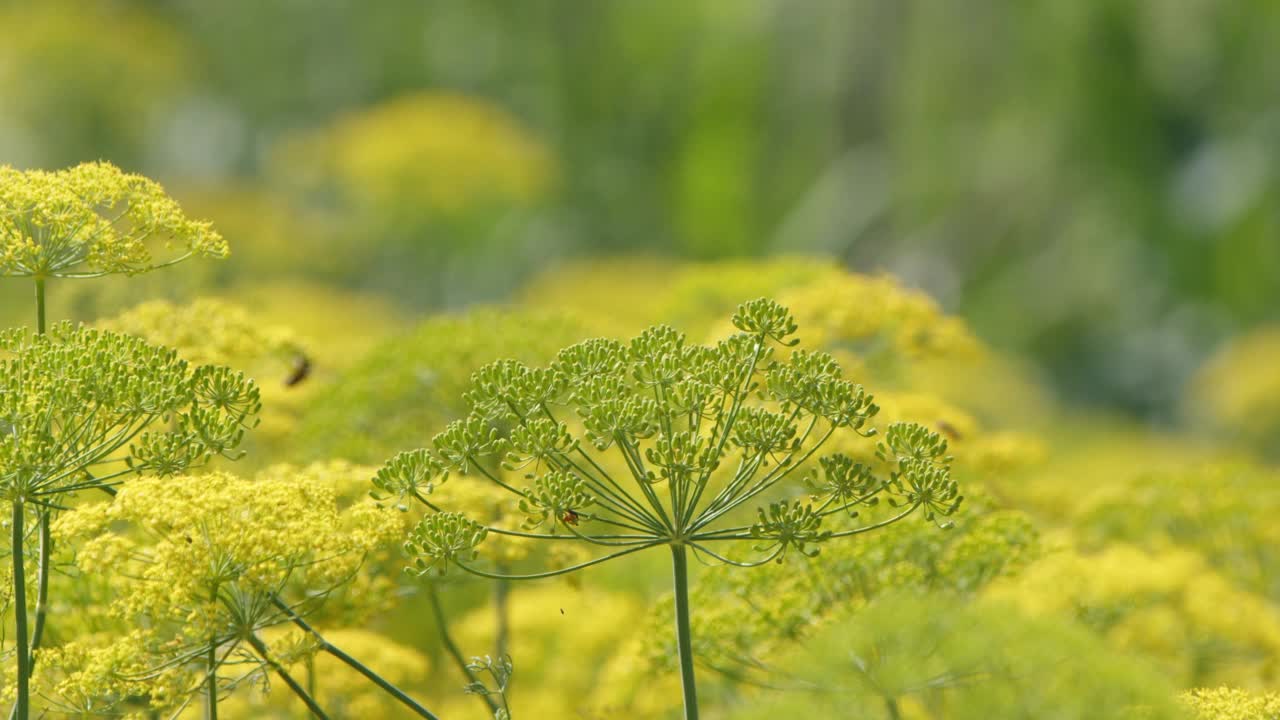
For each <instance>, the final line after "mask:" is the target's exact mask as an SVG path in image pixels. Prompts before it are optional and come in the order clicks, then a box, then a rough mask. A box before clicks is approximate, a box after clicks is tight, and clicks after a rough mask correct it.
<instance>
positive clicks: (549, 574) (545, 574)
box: [454, 539, 666, 580]
mask: <svg viewBox="0 0 1280 720" xmlns="http://www.w3.org/2000/svg"><path fill="white" fill-rule="evenodd" d="M665 542H666V540H665V539H660V540H654V541H653V542H649V543H645V544H643V545H636V546H634V547H629V548H627V549H626V550H619V551H618V552H616V553H610V554H609V555H605V556H603V557H598V558H595V559H594V560H588V561H587V562H583V563H578V564H577V565H572V566H570V567H567V568H560V569H559V570H548V571H547V572H540V573H530V574H529V575H502V574H499V573H491V572H487V571H484V570H480V569H477V568H473V567H471V566H470V565H467V564H466V563H463V562H461V561H458V560H454V564H455V565H457V566H458V567H460V568H462V569H463V570H466V571H467V572H469V573H471V574H472V575H478V576H480V577H483V578H489V579H490V580H541V579H543V578H549V577H555V576H557V575H565V574H567V573H571V572H575V571H577V570H581V569H583V568H589V567H591V566H592V565H599V564H600V563H602V562H608V561H609V560H613V559H614V558H620V557H622V556H623V555H630V554H631V553H633V552H638V551H640V550H644V549H646V548H651V547H653V546H654V545H661V544H663V543H665Z"/></svg>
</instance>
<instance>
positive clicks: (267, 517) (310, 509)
mask: <svg viewBox="0 0 1280 720" xmlns="http://www.w3.org/2000/svg"><path fill="white" fill-rule="evenodd" d="M355 507H359V508H360V509H364V508H368V507H371V506H369V504H368V503H365V504H362V505H361V506H353V508H355ZM391 527H392V528H394V529H398V528H395V526H394V525H392V526H391ZM54 532H55V535H56V536H57V537H59V538H60V539H63V540H67V541H72V542H74V543H75V544H76V545H77V546H78V550H77V553H76V563H77V565H78V566H79V567H80V568H81V570H83V571H84V572H85V573H87V574H93V575H101V576H104V577H106V578H107V579H108V582H109V583H110V585H111V586H112V591H111V596H112V599H111V600H110V601H109V606H110V609H111V612H112V613H113V614H114V615H115V616H116V617H118V618H120V619H121V620H124V621H126V622H129V623H130V624H132V625H135V626H138V627H144V628H146V629H147V634H146V636H145V638H143V640H142V642H141V643H137V642H135V641H136V638H133V639H131V638H129V637H126V638H122V639H121V640H120V642H126V641H128V642H135V645H138V644H140V647H139V648H136V649H135V651H134V652H133V653H131V654H128V662H129V664H128V665H127V666H121V667H120V668H118V672H117V675H118V677H119V678H121V679H122V680H128V681H131V682H135V683H136V682H138V681H139V680H140V679H146V678H148V677H153V676H155V677H160V676H163V675H164V673H163V672H160V671H162V670H175V671H185V673H186V677H187V681H186V685H185V686H184V687H183V689H182V692H181V693H176V694H175V693H173V692H168V693H167V694H166V697H167V698H168V699H169V700H171V701H172V702H182V701H183V700H185V698H186V697H189V696H190V695H191V694H192V693H194V692H196V691H199V690H201V689H202V687H203V685H204V684H205V678H204V675H205V674H206V673H212V674H214V676H215V677H217V678H218V680H217V682H218V688H219V692H220V693H223V694H225V693H230V692H233V691H234V690H235V689H236V688H237V687H239V686H240V685H241V684H243V683H245V682H246V681H247V680H249V679H251V678H253V677H255V676H260V675H261V674H262V673H265V672H269V671H271V670H276V671H277V672H279V670H277V668H276V666H277V664H278V663H279V660H278V658H277V657H276V656H275V655H273V654H271V653H268V652H267V651H266V650H265V649H264V648H265V644H264V643H263V641H262V638H261V637H260V633H261V632H262V631H263V630H265V629H267V628H271V627H273V626H277V625H281V624H283V623H287V622H291V621H292V620H293V618H294V617H295V616H302V615H307V614H311V613H312V612H313V611H314V610H315V609H316V608H317V607H319V606H320V605H321V604H323V602H324V599H325V597H326V596H327V595H329V594H330V593H333V592H334V591H335V590H337V589H339V588H341V587H343V586H344V585H346V584H347V583H349V582H350V581H351V580H352V579H353V578H354V577H355V576H356V574H357V572H358V571H359V569H360V567H361V565H362V563H363V561H364V558H365V556H366V555H367V554H368V553H369V552H371V551H372V550H373V549H375V548H376V547H377V546H378V545H380V544H383V543H385V542H387V540H388V532H387V524H386V523H385V522H384V519H383V517H382V516H381V514H379V513H376V512H353V511H352V510H348V511H339V509H338V507H337V503H336V500H335V496H334V492H333V490H332V489H331V488H329V487H325V486H324V485H321V484H315V483H311V482H309V481H308V479H307V478H305V477H292V478H290V477H279V476H277V477H275V478H273V479H263V480H245V479H241V478H237V477H235V476H232V475H229V474H226V473H210V474H206V475H199V476H180V477H175V478H144V479H140V480H136V481H134V482H132V483H130V484H129V485H127V486H125V487H124V488H123V489H121V490H120V492H119V493H118V494H117V495H116V496H115V497H114V498H113V499H112V500H111V501H109V502H100V503H93V504H89V505H84V506H81V507H79V508H77V509H75V510H73V511H71V512H68V513H66V514H64V515H63V516H62V517H61V518H59V519H58V520H57V521H56V522H55V525H54ZM103 652H107V651H103ZM95 657H96V656H95ZM210 658H212V660H210ZM95 662H97V661H96V660H95ZM76 672H80V671H76ZM73 675H74V673H73ZM101 675H102V673H95V674H94V677H100V676H101ZM102 695H103V693H99V697H101V696H102ZM121 697H124V694H121Z"/></svg>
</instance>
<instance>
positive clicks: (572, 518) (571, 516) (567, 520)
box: [560, 510, 582, 525]
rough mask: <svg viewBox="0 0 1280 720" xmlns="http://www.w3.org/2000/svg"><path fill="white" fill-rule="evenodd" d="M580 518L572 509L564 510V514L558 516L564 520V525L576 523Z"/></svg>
mask: <svg viewBox="0 0 1280 720" xmlns="http://www.w3.org/2000/svg"><path fill="white" fill-rule="evenodd" d="M581 519H582V516H581V515H579V514H578V513H576V512H574V511H573V510H565V511H564V514H563V515H561V516H560V520H561V521H562V522H564V524H565V525H577V524H578V521H579V520H581Z"/></svg>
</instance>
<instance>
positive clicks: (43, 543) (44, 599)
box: [27, 509, 53, 670]
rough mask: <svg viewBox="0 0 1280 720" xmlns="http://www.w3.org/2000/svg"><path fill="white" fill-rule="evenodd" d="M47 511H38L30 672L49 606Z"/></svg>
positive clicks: (50, 543)
mask: <svg viewBox="0 0 1280 720" xmlns="http://www.w3.org/2000/svg"><path fill="white" fill-rule="evenodd" d="M50 515H51V512H50V511H49V510H48V509H44V510H41V511H40V575H39V578H38V579H37V580H36V619H35V623H34V624H33V625H32V628H31V652H30V655H29V659H28V660H27V666H28V668H30V669H31V670H35V667H36V648H38V647H40V640H41V638H43V637H44V625H45V618H46V617H47V616H48V604H49V562H50V561H49V558H50V557H51V556H52V555H53V533H52V532H51V530H50V527H49V526H50Z"/></svg>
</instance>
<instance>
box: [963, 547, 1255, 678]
mask: <svg viewBox="0 0 1280 720" xmlns="http://www.w3.org/2000/svg"><path fill="white" fill-rule="evenodd" d="M986 594H987V595H988V596H989V597H992V598H997V599H1001V600H1007V601H1011V602H1013V603H1014V604H1015V605H1017V606H1018V607H1020V608H1022V609H1023V610H1025V611H1028V612H1031V613H1035V614H1050V615H1060V616H1068V617H1074V618H1076V619H1078V620H1081V621H1082V622H1084V623H1085V624H1086V625H1089V626H1091V627H1092V628H1094V629H1095V630H1097V631H1098V632H1100V633H1101V634H1102V635H1103V636H1104V637H1105V638H1107V639H1108V640H1109V641H1110V642H1111V643H1113V644H1115V645H1116V646H1118V647H1119V648H1122V649H1124V650H1128V651H1137V652H1141V653H1143V654H1145V655H1147V656H1148V657H1150V658H1152V659H1153V660H1155V661H1156V662H1158V663H1160V665H1161V666H1162V667H1163V668H1164V669H1165V671H1166V672H1167V673H1169V675H1170V676H1171V677H1175V678H1180V679H1181V680H1182V681H1183V682H1184V683H1186V684H1196V685H1199V684H1211V683H1215V682H1221V681H1224V680H1227V679H1234V680H1237V681H1238V680H1241V679H1248V680H1250V681H1251V682H1254V683H1268V682H1270V683H1274V682H1275V681H1276V680H1277V679H1280V678H1277V676H1276V672H1277V670H1280V665H1278V664H1277V661H1280V611H1278V610H1277V608H1276V607H1275V606H1273V605H1272V604H1270V603H1269V602H1267V601H1266V599H1265V598H1263V597H1260V596H1258V595H1255V594H1253V593H1249V592H1246V591H1243V590H1240V589H1239V588H1237V587H1235V586H1234V585H1232V583H1231V582H1230V581H1229V580H1227V579H1226V578H1224V577H1223V576H1222V575H1220V574H1219V573H1217V572H1216V571H1215V570H1214V569H1213V568H1211V567H1210V566H1209V565H1208V564H1207V563H1206V562H1205V561H1204V559H1203V558H1202V557H1201V556H1199V555H1198V554H1196V553H1194V552H1191V551H1188V550H1183V549H1169V550H1165V551H1161V552H1148V551H1144V550H1141V549H1139V548H1136V547H1133V546H1131V545H1125V544H1123V543H1112V544H1110V545H1108V546H1106V548H1105V549H1103V550H1102V551H1101V552H1098V553H1094V554H1085V553H1080V552H1077V551H1074V550H1071V549H1064V550H1062V551H1060V552H1054V553H1050V554H1048V555H1047V556H1046V557H1045V558H1043V559H1042V560H1040V561H1038V562H1036V563H1034V564H1033V565H1031V566H1030V567H1029V568H1027V570H1025V571H1024V572H1023V573H1021V574H1020V575H1019V576H1017V577H1014V578H1011V579H1006V580H1002V581H998V582H997V583H995V584H993V585H992V586H991V587H990V588H989V589H988V591H987V593H986Z"/></svg>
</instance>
